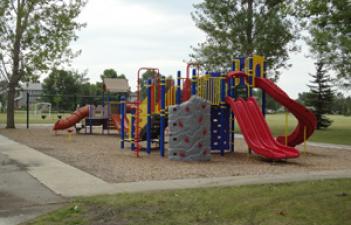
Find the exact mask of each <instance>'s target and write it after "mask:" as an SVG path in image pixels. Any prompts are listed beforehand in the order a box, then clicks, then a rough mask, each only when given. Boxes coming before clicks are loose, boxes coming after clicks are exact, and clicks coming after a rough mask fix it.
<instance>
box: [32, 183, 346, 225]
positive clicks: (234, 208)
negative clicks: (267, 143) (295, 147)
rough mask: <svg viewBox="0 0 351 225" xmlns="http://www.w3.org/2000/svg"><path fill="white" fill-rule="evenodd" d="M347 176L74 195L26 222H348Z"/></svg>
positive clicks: (235, 224)
mask: <svg viewBox="0 0 351 225" xmlns="http://www.w3.org/2000/svg"><path fill="white" fill-rule="evenodd" d="M350 190H351V179H344V180H326V181H314V182H301V183H289V184H275V185H273V184H272V185H268V184H267V185H256V186H243V187H218V188H206V189H205V188H203V189H189V190H178V191H163V192H154V193H138V194H118V195H112V196H100V197H90V198H82V199H78V200H76V201H74V202H72V203H70V204H68V205H67V206H66V207H64V208H61V209H59V210H57V211H55V212H52V213H49V214H47V215H44V216H41V217H39V218H37V219H36V220H35V221H32V222H30V223H28V225H44V224H51V225H60V224H81V225H85V224H115V225H119V224H124V225H125V224H133V225H139V224H140V225H141V224H153V225H164V224H167V225H172V224H181V225H185V224H194V225H197V224H198V225H200V224H206V225H207V224H208V225H213V224H216V225H224V224H226V225H229V224H233V225H246V224H247V225H259V224H260V225H266V224H269V225H288V224H298V225H311V224H318V225H330V224H333V225H339V224H340V225H344V224H351V213H350V212H351V191H350Z"/></svg>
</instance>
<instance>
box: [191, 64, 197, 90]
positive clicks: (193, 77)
mask: <svg viewBox="0 0 351 225" xmlns="http://www.w3.org/2000/svg"><path fill="white" fill-rule="evenodd" d="M191 95H196V69H193V73H192V82H191Z"/></svg>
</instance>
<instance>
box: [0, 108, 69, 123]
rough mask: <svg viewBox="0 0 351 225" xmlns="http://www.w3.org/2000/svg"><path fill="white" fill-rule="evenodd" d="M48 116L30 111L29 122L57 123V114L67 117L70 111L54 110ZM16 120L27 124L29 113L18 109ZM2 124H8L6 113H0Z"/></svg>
mask: <svg viewBox="0 0 351 225" xmlns="http://www.w3.org/2000/svg"><path fill="white" fill-rule="evenodd" d="M44 115H46V118H45V119H43V118H42V117H41V114H38V115H34V113H33V112H30V114H29V123H32V124H34V123H36V124H52V123H55V122H56V121H57V120H58V117H57V115H62V117H65V116H67V115H70V113H57V112H52V113H51V116H50V117H49V114H47V113H45V114H44ZM15 122H16V124H25V123H26V122H27V113H26V111H16V112H15ZM0 124H6V113H0Z"/></svg>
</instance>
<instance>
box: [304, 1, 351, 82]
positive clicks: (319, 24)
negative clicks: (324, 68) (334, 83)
mask: <svg viewBox="0 0 351 225" xmlns="http://www.w3.org/2000/svg"><path fill="white" fill-rule="evenodd" d="M303 2H304V4H303V6H304V7H303V8H302V10H301V11H302V15H303V17H304V18H305V20H306V21H307V28H308V30H309V33H310V36H309V37H308V38H307V43H308V44H309V46H310V47H311V52H312V54H313V55H314V56H315V58H318V57H319V56H321V55H323V60H324V63H325V64H326V65H328V66H329V67H331V68H332V69H333V70H334V71H335V72H336V74H337V77H338V82H339V84H340V86H342V87H344V88H345V89H350V88H351V16H350V12H351V2H350V1H349V0H310V1H303Z"/></svg>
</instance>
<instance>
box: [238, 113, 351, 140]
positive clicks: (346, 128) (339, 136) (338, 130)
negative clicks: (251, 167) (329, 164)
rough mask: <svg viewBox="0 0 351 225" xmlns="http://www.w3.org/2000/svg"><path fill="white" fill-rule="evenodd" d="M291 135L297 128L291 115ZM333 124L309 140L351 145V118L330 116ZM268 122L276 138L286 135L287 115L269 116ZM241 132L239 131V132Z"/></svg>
mask: <svg viewBox="0 0 351 225" xmlns="http://www.w3.org/2000/svg"><path fill="white" fill-rule="evenodd" d="M288 118H289V120H288V124H289V129H288V130H289V133H290V132H291V131H292V130H293V129H294V128H295V127H296V123H297V121H296V119H295V117H294V116H293V115H292V114H289V117H288ZM328 118H330V119H332V120H333V121H334V122H333V124H332V125H331V126H330V127H329V128H328V129H326V130H317V131H315V133H314V134H313V135H312V137H311V138H310V139H309V141H314V142H324V143H332V144H343V145H351V138H350V137H351V116H348V117H347V116H340V115H328ZM267 122H268V124H269V126H270V128H271V130H272V133H273V135H274V136H280V135H284V134H285V114H283V113H282V114H269V115H267ZM237 132H239V130H237Z"/></svg>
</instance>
